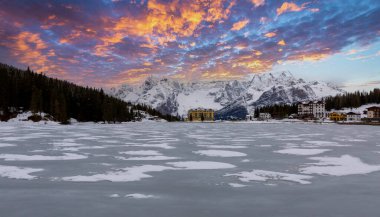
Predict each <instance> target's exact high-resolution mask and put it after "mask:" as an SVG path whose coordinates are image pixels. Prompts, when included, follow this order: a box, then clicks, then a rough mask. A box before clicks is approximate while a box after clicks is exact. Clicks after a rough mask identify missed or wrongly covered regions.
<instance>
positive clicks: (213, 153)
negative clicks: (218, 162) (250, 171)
mask: <svg viewBox="0 0 380 217" xmlns="http://www.w3.org/2000/svg"><path fill="white" fill-rule="evenodd" d="M193 152H194V153H195V154H200V155H206V156H209V157H244V156H247V154H245V153H242V152H237V151H225V150H199V151H193Z"/></svg>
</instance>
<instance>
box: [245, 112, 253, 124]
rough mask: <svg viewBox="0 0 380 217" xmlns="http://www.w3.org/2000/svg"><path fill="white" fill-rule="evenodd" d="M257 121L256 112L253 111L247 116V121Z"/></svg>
mask: <svg viewBox="0 0 380 217" xmlns="http://www.w3.org/2000/svg"><path fill="white" fill-rule="evenodd" d="M254 119H255V110H254V109H251V110H250V112H249V113H248V114H247V115H246V116H245V120H246V121H253V120H254Z"/></svg>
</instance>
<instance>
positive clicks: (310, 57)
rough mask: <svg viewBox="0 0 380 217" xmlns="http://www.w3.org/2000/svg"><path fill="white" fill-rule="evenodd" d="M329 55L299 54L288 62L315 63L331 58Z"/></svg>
mask: <svg viewBox="0 0 380 217" xmlns="http://www.w3.org/2000/svg"><path fill="white" fill-rule="evenodd" d="M329 56H330V54H329V53H306V54H298V55H293V56H291V57H289V58H288V60H296V61H309V62H315V61H319V60H322V59H325V58H327V57H329Z"/></svg>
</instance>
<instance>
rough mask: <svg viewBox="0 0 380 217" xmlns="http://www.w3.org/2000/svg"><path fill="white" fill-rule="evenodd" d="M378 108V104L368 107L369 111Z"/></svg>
mask: <svg viewBox="0 0 380 217" xmlns="http://www.w3.org/2000/svg"><path fill="white" fill-rule="evenodd" d="M378 109H380V107H378V106H372V107H369V108H367V110H368V111H371V110H378Z"/></svg>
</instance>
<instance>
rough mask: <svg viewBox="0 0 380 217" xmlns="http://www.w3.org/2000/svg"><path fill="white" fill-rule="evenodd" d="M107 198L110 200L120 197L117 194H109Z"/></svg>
mask: <svg viewBox="0 0 380 217" xmlns="http://www.w3.org/2000/svg"><path fill="white" fill-rule="evenodd" d="M108 197H111V198H118V197H120V195H119V194H111V195H109V196H108Z"/></svg>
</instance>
